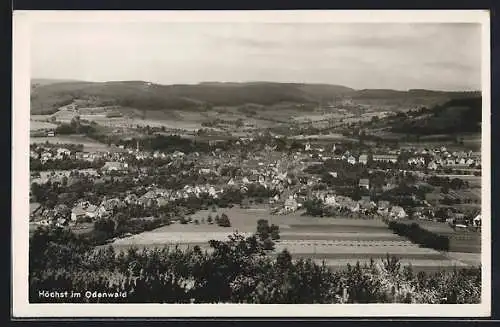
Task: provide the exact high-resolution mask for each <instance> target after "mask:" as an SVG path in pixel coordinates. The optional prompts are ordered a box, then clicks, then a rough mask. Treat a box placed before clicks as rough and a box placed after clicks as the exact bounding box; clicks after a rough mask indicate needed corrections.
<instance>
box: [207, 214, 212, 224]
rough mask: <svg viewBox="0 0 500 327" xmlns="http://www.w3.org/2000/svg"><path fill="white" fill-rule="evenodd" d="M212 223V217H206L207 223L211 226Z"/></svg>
mask: <svg viewBox="0 0 500 327" xmlns="http://www.w3.org/2000/svg"><path fill="white" fill-rule="evenodd" d="M212 222H213V220H212V216H211V215H208V217H207V223H209V224H212Z"/></svg>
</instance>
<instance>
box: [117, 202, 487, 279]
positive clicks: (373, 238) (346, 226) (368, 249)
mask: <svg viewBox="0 0 500 327" xmlns="http://www.w3.org/2000/svg"><path fill="white" fill-rule="evenodd" d="M222 213H226V214H227V215H228V217H229V219H230V221H231V227H229V228H224V227H219V226H216V225H214V224H208V223H207V222H206V218H207V216H208V215H211V216H212V217H214V216H215V215H217V214H219V215H220V214H222ZM192 218H193V219H197V220H199V222H200V223H199V224H198V225H196V224H192V223H191V224H185V225H181V224H172V225H169V226H163V227H160V228H158V229H156V230H153V231H149V232H144V233H140V234H137V235H133V236H131V237H127V238H123V239H118V240H116V241H115V242H113V243H112V245H113V246H114V247H116V248H117V249H127V248H129V247H130V246H135V247H138V248H151V247H162V246H178V247H180V248H183V249H185V248H192V247H194V246H199V247H201V248H202V249H205V250H210V249H209V245H208V241H209V240H220V241H223V240H226V239H227V237H228V236H229V235H230V234H232V233H233V232H238V233H240V234H243V235H244V236H250V235H252V234H253V233H254V232H255V229H256V225H257V221H258V220H259V219H267V220H268V221H269V223H270V224H271V223H273V224H276V225H279V226H280V231H281V232H280V239H279V240H277V241H276V242H275V243H276V244H275V250H274V251H273V253H271V254H270V255H273V256H274V255H277V254H278V253H279V252H281V251H282V250H284V249H287V250H288V251H289V252H290V253H291V254H292V258H294V259H299V258H303V259H312V260H314V261H315V262H318V263H322V262H324V263H325V264H327V265H328V266H331V267H332V269H341V268H342V267H344V268H345V266H346V265H347V264H348V263H349V264H356V262H359V263H360V264H364V263H369V262H370V260H371V259H373V260H375V261H377V260H382V259H384V258H386V256H387V255H388V254H389V255H393V256H396V257H398V258H399V259H400V260H401V263H402V264H403V265H410V264H411V266H412V267H414V268H415V269H416V270H419V271H437V270H441V269H442V270H447V269H453V267H463V266H469V265H477V264H478V262H480V261H478V260H477V258H478V255H476V256H473V258H472V256H466V255H448V254H447V253H442V252H439V251H436V250H433V249H428V248H423V247H420V246H419V245H417V244H413V243H411V242H410V241H409V240H407V239H406V238H404V237H401V236H398V235H396V234H394V233H392V231H391V230H389V229H388V228H387V226H386V224H385V223H383V222H382V221H379V220H361V219H356V220H354V219H347V218H313V217H306V216H300V215H297V214H292V215H285V216H270V215H269V211H268V210H264V209H263V210H256V209H253V210H252V209H250V210H248V209H241V208H236V207H233V208H231V209H224V210H223V209H220V208H219V209H217V210H216V212H212V211H209V210H204V211H199V212H197V213H196V214H194V215H193V217H192ZM202 219H204V220H205V221H204V222H202ZM446 227H447V226H446ZM479 258H480V256H479Z"/></svg>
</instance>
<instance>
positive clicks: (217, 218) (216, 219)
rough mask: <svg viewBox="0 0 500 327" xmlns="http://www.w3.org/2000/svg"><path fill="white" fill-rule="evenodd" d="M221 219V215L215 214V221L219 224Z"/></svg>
mask: <svg viewBox="0 0 500 327" xmlns="http://www.w3.org/2000/svg"><path fill="white" fill-rule="evenodd" d="M219 221H220V217H219V215H216V216H215V223H216V224H217V225H219Z"/></svg>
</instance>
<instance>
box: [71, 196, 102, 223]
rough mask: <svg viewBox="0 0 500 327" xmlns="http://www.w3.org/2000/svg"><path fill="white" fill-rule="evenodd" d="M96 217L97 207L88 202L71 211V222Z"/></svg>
mask: <svg viewBox="0 0 500 327" xmlns="http://www.w3.org/2000/svg"><path fill="white" fill-rule="evenodd" d="M96 215H97V207H96V206H95V205H93V204H91V203H89V202H88V201H85V202H82V203H79V204H77V205H76V206H75V207H74V208H73V210H71V220H72V221H77V220H78V219H82V218H85V217H88V218H95V217H96Z"/></svg>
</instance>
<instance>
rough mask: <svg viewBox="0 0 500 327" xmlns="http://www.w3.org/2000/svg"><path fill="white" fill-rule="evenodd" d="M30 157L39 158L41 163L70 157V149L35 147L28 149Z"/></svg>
mask: <svg viewBox="0 0 500 327" xmlns="http://www.w3.org/2000/svg"><path fill="white" fill-rule="evenodd" d="M30 158H32V159H40V161H41V162H42V163H45V162H47V161H52V160H62V159H65V158H71V150H69V149H66V148H44V147H37V148H34V149H31V150H30Z"/></svg>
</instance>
